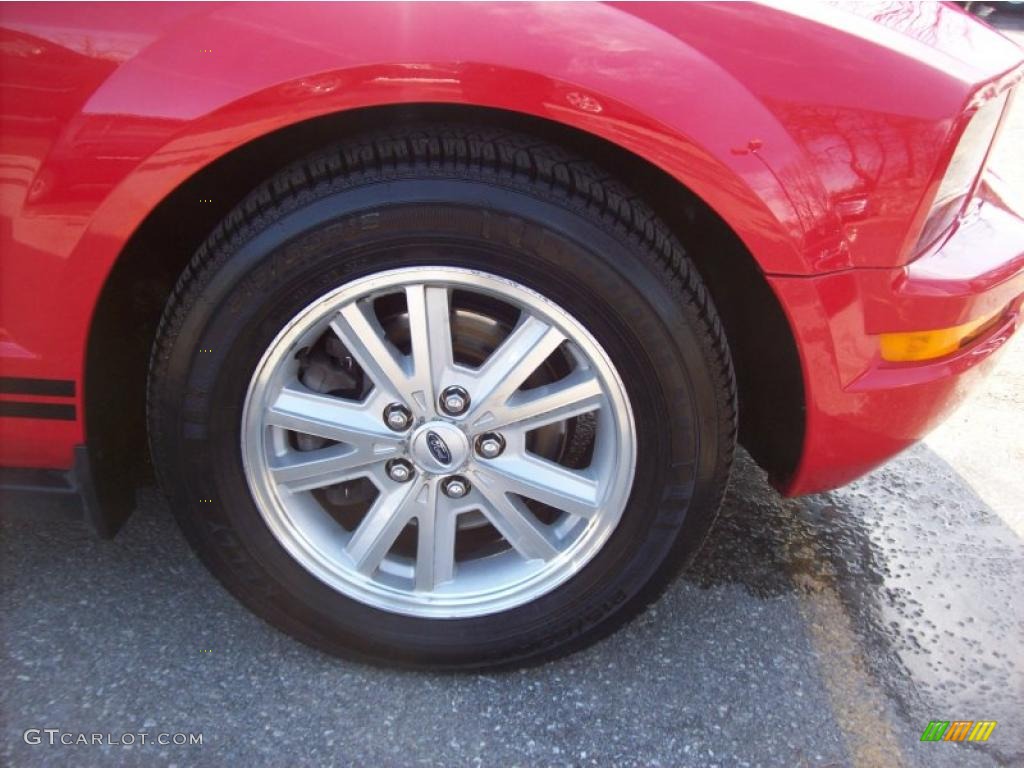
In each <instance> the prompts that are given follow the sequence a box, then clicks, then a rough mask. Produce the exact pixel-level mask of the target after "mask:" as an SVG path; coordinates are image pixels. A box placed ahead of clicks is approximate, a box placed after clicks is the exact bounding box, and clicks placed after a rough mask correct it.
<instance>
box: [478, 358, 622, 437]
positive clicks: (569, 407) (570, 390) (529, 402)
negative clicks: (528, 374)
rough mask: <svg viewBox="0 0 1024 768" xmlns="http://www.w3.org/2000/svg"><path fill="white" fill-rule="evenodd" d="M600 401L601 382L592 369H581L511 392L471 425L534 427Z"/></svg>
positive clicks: (581, 411)
mask: <svg viewBox="0 0 1024 768" xmlns="http://www.w3.org/2000/svg"><path fill="white" fill-rule="evenodd" d="M603 400H604V394H603V392H602V391H601V382H600V381H599V380H598V378H597V377H596V376H595V375H594V374H593V372H592V371H589V370H586V369H581V370H577V371H574V372H573V373H571V374H569V375H568V376H567V377H565V378H564V379H562V380H561V381H556V382H554V383H552V384H545V385H543V386H540V387H535V388H534V389H530V390H527V391H526V392H518V393H516V394H514V395H513V396H512V397H511V398H510V399H509V400H508V402H507V403H505V404H503V405H497V406H492V407H491V409H490V410H489V411H488V412H487V413H483V414H481V415H480V416H479V417H478V418H477V420H476V421H475V422H474V423H473V426H474V427H476V428H478V429H482V428H486V429H488V430H496V429H501V428H502V427H507V426H515V427H516V428H517V429H525V430H530V429H537V428H538V427H543V426H544V425H546V424H553V423H555V422H558V421H565V420H566V419H571V418H574V417H576V416H581V415H582V414H584V413H589V412H590V411H595V410H597V409H598V408H600V407H601V403H602V401H603Z"/></svg>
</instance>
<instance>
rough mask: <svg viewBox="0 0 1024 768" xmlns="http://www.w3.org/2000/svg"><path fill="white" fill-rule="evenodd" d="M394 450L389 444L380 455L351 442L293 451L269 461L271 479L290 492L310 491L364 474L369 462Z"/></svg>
mask: <svg viewBox="0 0 1024 768" xmlns="http://www.w3.org/2000/svg"><path fill="white" fill-rule="evenodd" d="M397 452H398V447H397V446H388V447H387V452H386V453H383V455H382V453H380V452H377V451H374V450H372V449H366V448H359V447H356V446H352V445H332V446H329V447H327V448H321V449H319V450H316V451H294V452H292V453H289V454H288V455H287V456H286V457H284V458H282V459H280V460H279V461H278V463H276V464H272V465H271V467H270V473H271V475H273V477H274V482H276V483H280V484H281V485H284V486H286V487H288V488H289V489H290V490H292V491H310V490H313V489H315V488H323V487H325V486H328V485H335V484H337V483H342V482H345V481H347V480H354V479H355V478H357V477H362V476H365V475H367V474H368V473H369V470H368V467H369V466H370V465H372V464H374V463H376V462H378V461H382V460H384V459H385V458H386V457H387V456H389V455H392V454H394V453H397Z"/></svg>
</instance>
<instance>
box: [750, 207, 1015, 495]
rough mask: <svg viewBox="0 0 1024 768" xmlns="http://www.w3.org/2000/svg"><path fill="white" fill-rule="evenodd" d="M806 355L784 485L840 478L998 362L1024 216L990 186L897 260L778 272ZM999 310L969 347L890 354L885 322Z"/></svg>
mask: <svg viewBox="0 0 1024 768" xmlns="http://www.w3.org/2000/svg"><path fill="white" fill-rule="evenodd" d="M769 279H770V282H771V285H772V288H773V289H774V290H775V292H776V295H777V296H778V297H779V299H780V301H781V302H782V305H783V307H784V308H785V310H786V312H787V314H788V316H789V320H790V324H791V327H792V329H793V332H794V335H795V336H796V341H797V347H798V349H799V350H800V355H801V363H802V365H803V379H804V389H805V398H806V408H807V410H806V418H805V431H804V441H803V450H802V453H801V457H800V460H799V462H798V464H797V466H796V468H795V470H794V471H793V472H792V473H791V474H790V475H789V476H788V477H779V478H774V480H775V482H776V485H777V486H778V487H779V489H780V490H781V491H782V492H783V493H786V494H787V495H796V494H802V493H813V492H815V491H822V490H827V489H830V488H835V487H838V486H840V485H843V484H845V483H847V482H849V481H851V480H853V479H855V478H857V477H859V476H860V475H862V474H864V473H866V472H868V471H869V470H871V469H873V468H874V467H876V466H878V465H879V464H881V463H882V462H884V461H885V460H886V459H888V458H890V457H891V456H893V455H894V454H896V453H898V452H899V451H901V450H903V449H904V448H906V447H907V446H909V445H911V444H912V443H914V442H915V441H917V440H919V439H921V438H922V437H924V436H925V435H926V434H927V433H928V432H929V431H930V430H931V429H932V428H933V427H935V426H936V425H937V424H938V423H939V422H940V421H942V420H943V419H944V418H945V417H946V416H947V415H948V414H949V413H950V412H951V411H952V410H953V409H954V408H955V407H956V406H957V405H958V404H959V403H960V402H961V401H962V400H963V398H964V396H965V395H966V394H967V392H968V391H969V390H970V388H971V386H972V385H973V384H974V383H975V382H976V381H978V379H979V378H980V377H981V376H982V375H983V374H984V372H985V371H986V370H987V369H988V368H989V367H990V366H991V364H992V361H993V358H994V357H995V353H996V351H997V350H999V349H1000V348H1001V347H1003V346H1004V345H1005V343H1006V342H1007V341H1008V340H1009V338H1010V337H1011V336H1012V335H1013V333H1014V331H1015V330H1016V329H1017V326H1018V325H1019V323H1020V315H1021V311H1022V306H1021V305H1022V301H1024V218H1022V217H1021V216H1020V215H1018V214H1017V213H1016V212H1014V211H1012V210H1010V208H1009V207H1007V206H1006V205H1005V204H1003V203H1002V201H1000V200H999V199H998V198H996V197H995V196H993V195H991V194H989V195H987V196H985V197H983V198H981V199H979V201H978V207H977V209H976V210H975V211H974V212H973V213H972V214H971V215H970V216H969V217H967V218H965V219H964V220H962V221H961V222H960V223H959V225H958V227H957V229H956V231H955V232H954V233H953V234H952V235H951V236H950V237H949V238H948V239H947V240H946V242H945V243H944V244H943V246H942V247H941V248H940V249H938V250H937V251H935V252H933V253H931V254H929V255H926V256H924V257H922V258H920V259H918V260H916V261H914V262H913V263H911V264H909V265H907V266H904V267H900V268H895V269H855V270H848V271H844V272H838V273H833V274H828V275H821V276H817V277H780V276H775V277H771V278H769ZM992 313H996V319H995V320H994V321H993V322H992V323H991V324H989V325H987V326H986V328H985V330H984V331H983V332H982V333H980V334H979V335H978V336H976V337H975V338H973V339H971V340H970V341H969V342H968V343H966V344H965V345H964V346H963V347H961V348H960V349H958V350H956V351H955V352H953V353H951V354H948V355H946V356H944V357H941V358H936V359H934V360H928V361H924V362H908V363H894V362H887V361H885V360H883V359H882V356H881V352H880V344H879V336H880V334H882V333H894V332H901V331H907V332H910V331H923V330H931V329H939V328H948V327H952V326H957V325H961V324H964V323H967V322H970V321H972V320H975V319H978V318H982V317H985V316H987V315H991V314H992Z"/></svg>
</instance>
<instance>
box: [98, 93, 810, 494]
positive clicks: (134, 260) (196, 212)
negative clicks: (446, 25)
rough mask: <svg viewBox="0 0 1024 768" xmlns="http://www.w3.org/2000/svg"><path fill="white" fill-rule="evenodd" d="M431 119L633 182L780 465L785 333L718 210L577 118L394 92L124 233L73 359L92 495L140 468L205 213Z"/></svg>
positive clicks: (233, 156)
mask: <svg viewBox="0 0 1024 768" xmlns="http://www.w3.org/2000/svg"><path fill="white" fill-rule="evenodd" d="M434 120H436V121H445V122H452V121H458V122H473V123H488V124H492V125H500V126H501V127H504V128H509V129H512V130H517V131H520V132H524V133H530V134H533V135H537V136H538V137H540V138H544V139H546V140H548V141H551V142H552V143H555V144H559V145H561V146H564V147H566V148H568V149H571V150H573V151H575V152H577V153H579V154H580V155H583V156H585V157H587V158H588V159H590V160H592V161H593V162H596V163H597V164H598V165H601V166H603V167H605V168H608V169H609V170H610V171H612V172H614V174H615V175H616V176H618V177H620V178H621V179H622V180H623V181H624V182H626V183H627V184H628V185H630V186H631V187H632V188H633V189H635V190H637V191H638V192H640V193H641V194H642V195H643V197H644V198H645V200H646V201H647V202H648V204H650V205H651V206H652V207H653V208H654V209H655V211H656V212H657V213H658V214H659V215H660V216H661V217H662V219H663V220H664V221H665V222H666V223H667V224H668V225H669V226H670V227H671V228H672V229H673V231H674V232H675V234H676V235H677V236H678V237H679V239H680V240H681V241H682V243H683V245H684V246H685V248H686V250H687V252H688V254H689V255H690V257H691V258H692V259H693V260H694V261H695V263H696V265H697V268H698V270H699V271H700V273H701V275H702V277H703V278H704V281H705V283H706V284H707V286H708V288H709V290H710V291H711V294H712V297H713V299H714V302H715V305H716V307H717V308H718V311H719V314H720V316H721V318H722V321H723V323H724V325H725V330H726V335H727V338H728V341H729V344H730V348H731V351H732V355H733V360H734V366H735V369H736V374H737V382H738V386H739V403H740V439H741V441H742V442H743V443H744V444H745V445H746V447H747V448H748V449H749V450H750V452H751V453H752V454H753V456H754V458H755V460H756V461H757V462H758V463H759V464H761V465H762V466H763V467H765V468H766V469H767V470H768V471H769V473H770V474H771V475H772V476H773V477H775V478H778V479H784V478H785V477H786V476H787V475H788V474H789V473H790V472H792V470H793V469H794V468H795V465H796V461H797V459H798V458H799V455H800V450H801V446H802V441H803V434H804V395H803V384H802V381H803V380H802V376H801V370H800V362H799V357H798V355H797V351H796V346H795V342H794V340H793V335H792V332H791V331H790V328H789V324H788V321H787V320H786V318H785V315H784V314H783V312H782V308H781V307H780V306H779V303H778V300H777V299H776V298H775V295H774V294H773V292H772V291H771V289H770V287H769V286H768V283H767V281H766V280H765V279H764V276H763V275H762V273H761V271H760V268H759V266H758V265H757V263H756V262H755V260H754V258H753V257H752V256H751V254H750V253H749V251H747V249H746V248H745V247H744V246H743V244H742V243H741V242H740V240H739V238H738V237H737V236H736V235H735V234H734V233H733V232H732V230H731V229H730V228H729V227H728V226H727V225H726V224H725V223H724V222H723V221H722V220H721V218H719V217H718V216H717V215H716V214H715V213H714V212H713V211H712V210H711V209H710V208H708V207H707V206H706V205H705V204H704V203H703V202H702V201H701V200H699V199H698V198H697V197H696V196H694V195H693V194H692V193H691V192H690V191H689V190H687V189H686V188H685V187H683V186H682V185H681V184H680V183H679V182H678V181H676V180H675V179H673V178H672V177H670V176H669V175H668V174H666V173H664V172H663V171H661V170H660V169H658V168H656V167H655V166H653V165H651V164H650V163H648V162H647V161H645V160H643V159H642V158H640V157H638V156H636V155H634V154H632V153H630V152H629V151H627V150H624V149H622V148H621V147H618V146H616V145H614V144H611V143H610V142H607V141H605V140H603V139H600V138H598V137H596V136H593V135H591V134H587V133H585V132H583V131H580V130H577V129H574V128H570V127H568V126H564V125H561V124H558V123H554V122H550V121H547V120H543V119H540V118H534V117H530V116H526V115H521V114H517V113H510V112H505V111H501V110H493V109H485V108H478V107H466V106H461V105H402V106H395V107H379V108H372V109H364V110H355V111H352V112H345V113H341V114H336V115H329V116H325V117H321V118H316V119H313V120H309V121H306V122H303V123H299V124H297V125H294V126H289V127H287V128H284V129H281V130H279V131H276V132H274V133H271V134H268V135H266V136H264V137H261V138H259V139H256V140H254V141H252V142H250V143H248V144H246V145H244V146H242V147H239V148H237V149H235V150H233V151H232V152H229V153H228V154H226V155H225V156H223V157H222V158H220V159H218V160H217V161H215V162H214V163H211V164H210V165H209V166H207V167H206V168H204V169H202V170H201V171H199V172H198V173H197V174H196V175H194V176H193V177H191V178H190V179H188V180H187V181H186V182H185V183H184V184H182V185H181V186H180V187H178V188H177V189H176V190H175V191H174V192H172V193H171V194H170V195H169V196H168V197H167V198H165V199H164V200H163V201H162V202H161V203H160V205H159V206H158V207H157V208H156V209H155V210H153V211H152V212H151V213H150V215H149V216H148V217H147V218H146V220H145V221H144V222H143V223H142V225H141V226H140V227H139V229H138V230H137V231H136V232H135V234H134V235H133V236H132V238H131V239H130V241H129V242H128V244H127V245H126V246H125V249H124V250H123V252H122V254H121V256H120V257H119V259H118V261H117V263H116V264H115V265H114V268H113V270H112V271H111V274H110V276H109V278H108V280H107V282H106V284H105V286H104V288H103V290H102V292H101V294H100V298H99V302H98V304H97V309H96V312H95V314H94V318H93V323H92V327H91V328H90V334H89V347H88V352H87V361H86V380H85V400H86V409H85V413H86V434H87V436H88V445H89V450H90V455H91V457H92V461H93V466H94V472H95V473H96V476H97V478H96V483H97V491H98V493H99V494H100V497H101V500H103V501H104V503H105V504H106V503H111V504H119V505H120V506H121V507H122V508H123V507H125V506H129V507H130V504H127V505H126V503H125V502H126V499H130V497H126V495H125V491H126V490H127V489H129V488H132V487H134V485H136V484H138V483H139V482H145V481H146V479H147V478H148V477H149V475H150V471H151V470H150V468H149V450H148V442H147V439H146V419H145V392H146V376H147V370H148V364H149V353H150V349H151V347H152V344H153V339H154V337H155V333H156V327H157V324H158V322H159V320H160V315H161V313H162V311H163V307H164V305H165V304H166V302H167V299H168V298H169V296H170V293H171V291H172V289H173V287H174V284H175V282H176V281H177V279H178V276H179V275H180V274H181V272H182V271H183V270H184V269H185V266H186V265H187V263H188V261H189V259H191V257H192V254H193V253H194V252H195V251H196V249H197V248H198V247H199V246H200V244H201V243H202V242H203V241H204V240H205V239H206V237H207V236H208V235H209V233H210V232H211V231H212V230H213V228H214V227H215V226H216V225H217V223H218V222H219V221H220V220H221V219H223V218H224V217H225V216H227V214H228V213H229V212H230V211H231V209H233V208H234V207H235V206H236V205H237V204H238V203H239V202H241V200H242V199H243V198H244V197H245V196H246V194H248V192H249V191H250V190H252V189H253V188H254V187H256V186H257V185H258V184H259V183H260V182H262V181H264V180H265V179H266V178H268V177H269V176H271V175H273V174H274V173H275V172H276V171H278V170H280V169H281V168H282V167H284V166H286V165H287V164H288V163H290V162H292V161H294V160H297V159H298V158H299V157H301V156H303V155H306V154H308V153H310V152H312V151H315V150H316V149H318V148H320V147H323V146H326V145H328V144H331V143H335V142H337V141H339V140H344V138H345V137H346V136H351V135H354V134H357V133H362V132H364V131H368V130H373V129H375V128H382V127H386V126H394V125H395V124H396V123H400V122H417V123H422V122H429V121H434Z"/></svg>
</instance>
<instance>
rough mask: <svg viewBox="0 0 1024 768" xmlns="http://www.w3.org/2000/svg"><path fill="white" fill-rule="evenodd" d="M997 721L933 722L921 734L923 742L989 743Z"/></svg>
mask: <svg viewBox="0 0 1024 768" xmlns="http://www.w3.org/2000/svg"><path fill="white" fill-rule="evenodd" d="M996 725H997V723H996V721H995V720H977V721H975V720H953V721H952V722H951V721H949V720H932V721H931V722H930V723H928V727H927V728H925V729H924V733H922V734H921V741H988V737H989V736H991V735H992V731H993V730H995V727H996Z"/></svg>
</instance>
